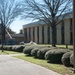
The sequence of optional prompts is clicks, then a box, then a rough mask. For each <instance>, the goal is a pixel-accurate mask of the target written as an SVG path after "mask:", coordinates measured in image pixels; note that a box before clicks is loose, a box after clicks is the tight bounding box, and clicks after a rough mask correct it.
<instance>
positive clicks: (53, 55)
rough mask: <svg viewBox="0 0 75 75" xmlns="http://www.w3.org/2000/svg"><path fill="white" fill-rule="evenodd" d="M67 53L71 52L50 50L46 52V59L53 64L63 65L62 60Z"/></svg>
mask: <svg viewBox="0 0 75 75" xmlns="http://www.w3.org/2000/svg"><path fill="white" fill-rule="evenodd" d="M66 52H70V50H66V49H55V50H50V51H48V52H46V54H45V59H46V60H48V62H51V63H62V62H61V58H62V56H63V54H64V53H66Z"/></svg>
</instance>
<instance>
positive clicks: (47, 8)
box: [23, 0, 72, 47]
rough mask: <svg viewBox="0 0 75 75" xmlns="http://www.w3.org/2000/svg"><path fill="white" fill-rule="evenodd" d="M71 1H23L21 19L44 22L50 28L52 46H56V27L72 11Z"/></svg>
mask: <svg viewBox="0 0 75 75" xmlns="http://www.w3.org/2000/svg"><path fill="white" fill-rule="evenodd" d="M71 4H72V0H39V1H36V0H24V5H25V6H24V10H25V12H24V13H23V17H25V19H26V18H32V19H33V20H36V19H38V20H40V21H44V22H45V23H46V24H47V25H49V26H51V28H52V46H53V47H55V46H56V26H57V25H58V24H59V23H60V22H61V21H62V20H63V19H64V17H65V15H67V13H68V12H70V11H72V5H71Z"/></svg>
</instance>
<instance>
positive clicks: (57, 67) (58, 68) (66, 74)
mask: <svg viewBox="0 0 75 75" xmlns="http://www.w3.org/2000/svg"><path fill="white" fill-rule="evenodd" d="M15 57H16V58H20V59H23V60H26V61H29V62H31V63H34V64H37V65H41V66H43V67H45V68H48V69H50V70H53V71H55V72H58V73H60V74H62V75H75V74H73V71H71V69H72V68H70V67H69V68H68V67H65V66H64V65H61V64H51V63H47V61H46V60H39V59H34V58H33V57H29V56H25V55H20V56H15Z"/></svg>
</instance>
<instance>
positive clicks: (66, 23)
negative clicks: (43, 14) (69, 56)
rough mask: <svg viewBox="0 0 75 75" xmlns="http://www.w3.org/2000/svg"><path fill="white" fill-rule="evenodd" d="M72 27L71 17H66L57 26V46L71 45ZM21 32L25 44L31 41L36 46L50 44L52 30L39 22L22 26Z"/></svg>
mask: <svg viewBox="0 0 75 75" xmlns="http://www.w3.org/2000/svg"><path fill="white" fill-rule="evenodd" d="M72 26H73V24H72V15H71V16H70V17H69V16H67V17H66V18H65V19H64V20H63V21H62V22H61V23H60V24H59V25H57V27H56V31H57V36H56V43H57V44H73V31H72V30H73V29H72ZM23 31H24V41H25V42H30V41H33V42H36V43H38V44H51V43H52V29H51V27H50V26H48V25H46V24H45V23H43V22H41V21H38V22H34V23H30V24H27V25H24V26H23Z"/></svg>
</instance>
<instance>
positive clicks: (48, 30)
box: [47, 26, 50, 44]
mask: <svg viewBox="0 0 75 75" xmlns="http://www.w3.org/2000/svg"><path fill="white" fill-rule="evenodd" d="M47 33H48V44H50V26H48V29H47Z"/></svg>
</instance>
